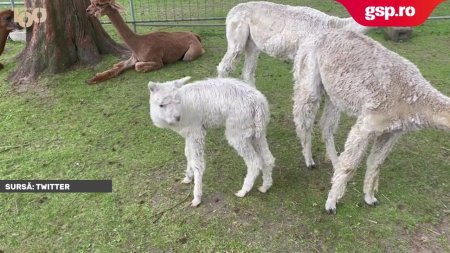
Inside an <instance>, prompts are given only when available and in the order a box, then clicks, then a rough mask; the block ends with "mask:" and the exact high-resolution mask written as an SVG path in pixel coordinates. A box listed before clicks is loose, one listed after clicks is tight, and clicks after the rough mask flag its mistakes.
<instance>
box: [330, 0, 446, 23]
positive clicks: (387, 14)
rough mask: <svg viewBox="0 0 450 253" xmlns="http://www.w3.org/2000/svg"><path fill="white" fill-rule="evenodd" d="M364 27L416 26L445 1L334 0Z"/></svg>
mask: <svg viewBox="0 0 450 253" xmlns="http://www.w3.org/2000/svg"><path fill="white" fill-rule="evenodd" d="M336 1H338V2H339V3H341V4H342V5H344V6H345V8H346V9H347V10H348V12H349V13H350V15H352V17H353V18H354V19H355V20H356V22H358V23H359V24H361V25H364V26H418V25H421V24H422V23H423V22H425V21H426V20H427V18H428V17H429V16H430V15H431V12H433V10H434V9H435V8H436V7H437V6H438V5H439V4H440V3H442V2H444V1H445V0H336Z"/></svg>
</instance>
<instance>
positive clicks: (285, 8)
mask: <svg viewBox="0 0 450 253" xmlns="http://www.w3.org/2000/svg"><path fill="white" fill-rule="evenodd" d="M326 29H348V30H353V31H356V32H361V33H365V32H367V31H368V30H369V28H367V27H364V26H361V25H359V24H358V23H356V21H354V20H353V18H338V17H333V16H329V15H327V14H325V13H323V12H320V11H318V10H315V9H312V8H309V7H300V6H289V5H281V4H275V3H270V2H263V1H261V2H248V3H241V4H238V5H236V6H235V7H233V8H232V9H231V10H230V11H229V12H228V15H227V19H226V36H227V42H228V49H227V52H226V53H225V55H224V57H223V59H222V61H221V62H220V64H219V66H218V67H217V71H218V74H219V77H227V76H229V74H230V73H231V72H232V71H233V70H234V67H235V65H236V63H237V59H238V57H239V56H240V55H241V54H242V53H244V54H245V62H244V67H243V70H242V78H243V79H244V80H245V81H246V82H247V83H250V84H252V85H254V84H255V70H256V64H257V61H258V56H259V53H260V52H261V51H262V52H264V53H266V54H268V55H270V56H272V57H275V58H279V59H288V60H293V59H294V56H295V54H296V53H297V48H298V45H299V43H301V41H302V40H303V39H305V38H307V37H308V36H310V35H311V34H314V33H316V32H321V31H324V30H326Z"/></svg>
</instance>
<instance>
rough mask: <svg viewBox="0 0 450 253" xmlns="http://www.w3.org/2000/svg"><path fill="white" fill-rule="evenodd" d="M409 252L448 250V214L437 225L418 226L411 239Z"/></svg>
mask: <svg viewBox="0 0 450 253" xmlns="http://www.w3.org/2000/svg"><path fill="white" fill-rule="evenodd" d="M411 252H417V253H428V252H430V253H434V252H436V253H437V252H450V219H449V217H448V215H447V216H446V217H444V218H443V220H442V222H440V223H439V224H437V225H424V226H421V227H420V228H418V229H417V230H416V232H415V234H414V237H413V239H412V241H411Z"/></svg>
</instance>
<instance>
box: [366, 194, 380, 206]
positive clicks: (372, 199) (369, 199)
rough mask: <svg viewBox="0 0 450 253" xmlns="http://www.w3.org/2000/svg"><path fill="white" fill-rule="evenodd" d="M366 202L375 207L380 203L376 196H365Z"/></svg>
mask: <svg viewBox="0 0 450 253" xmlns="http://www.w3.org/2000/svg"><path fill="white" fill-rule="evenodd" d="M364 202H365V203H366V204H367V205H369V206H372V207H375V206H377V205H378V200H377V199H376V198H375V197H367V196H366V197H364Z"/></svg>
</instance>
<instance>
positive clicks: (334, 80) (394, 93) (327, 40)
mask: <svg viewBox="0 0 450 253" xmlns="http://www.w3.org/2000/svg"><path fill="white" fill-rule="evenodd" d="M294 78H295V95H294V97H295V98H294V101H295V106H294V115H295V117H296V124H297V133H298V135H299V136H300V137H302V138H303V139H302V144H306V143H308V142H309V147H310V138H311V128H312V126H313V122H314V117H315V114H316V112H317V109H318V108H319V102H320V96H321V93H325V94H326V96H327V99H328V102H327V103H328V106H329V108H331V109H330V112H331V113H329V114H328V117H325V118H324V120H323V121H324V122H325V123H324V124H325V125H327V124H328V125H332V123H330V122H333V121H335V119H336V118H338V117H339V112H340V111H343V112H346V113H347V114H349V115H353V116H356V117H357V121H356V124H355V125H354V126H353V127H352V129H351V131H350V133H349V134H348V137H347V141H346V143H345V150H344V152H343V153H342V154H341V155H340V156H339V158H338V161H337V162H336V165H335V172H334V175H333V178H332V187H331V190H330V192H329V194H328V199H327V202H326V205H325V208H326V210H327V211H328V212H329V213H336V203H337V201H338V200H339V199H341V198H342V197H343V195H344V193H345V188H346V184H347V182H348V181H349V180H350V178H351V177H352V176H353V174H354V173H355V171H356V169H357V167H358V165H359V163H360V162H361V160H362V158H363V156H364V153H365V150H366V148H367V146H368V144H369V142H370V141H371V140H372V139H374V143H373V146H372V150H371V152H370V154H369V157H368V159H367V171H366V175H365V179H364V200H365V202H366V203H367V204H369V205H375V204H377V199H376V198H375V191H377V190H378V179H379V170H380V169H379V166H380V165H381V164H382V163H383V162H384V160H385V158H386V156H387V155H388V153H389V152H390V151H391V149H392V147H393V146H394V144H395V142H396V141H397V140H398V138H399V137H400V136H401V135H402V134H403V133H405V132H409V131H413V130H418V129H422V128H437V129H442V130H447V131H449V130H450V98H448V97H446V96H444V95H443V94H441V93H440V92H439V91H438V90H436V89H435V88H433V86H431V84H430V83H429V82H428V81H427V80H425V79H424V77H423V76H422V74H421V73H420V71H419V70H418V69H417V67H416V66H415V65H414V64H412V63H411V62H410V61H408V60H406V59H405V58H403V57H401V56H399V55H398V54H396V53H394V52H391V51H389V50H388V49H386V48H385V47H383V46H382V45H381V44H379V43H378V42H376V41H374V40H372V39H370V38H369V37H367V36H364V35H361V34H358V33H355V32H350V31H345V32H343V31H339V32H337V31H331V32H327V33H325V34H324V35H321V36H316V37H311V38H310V39H309V40H308V42H306V43H305V44H303V45H302V50H299V54H298V55H297V56H296V59H295V62H294ZM329 137H330V136H328V137H326V138H329ZM331 138H332V134H331ZM305 147H306V148H308V144H307V145H306V146H305V145H304V146H303V148H305ZM333 149H334V147H333ZM305 159H306V158H305Z"/></svg>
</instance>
